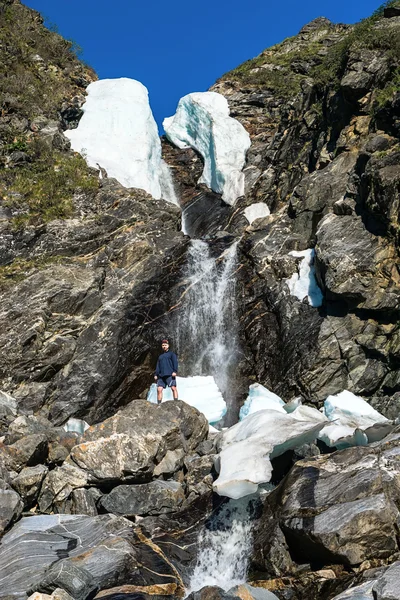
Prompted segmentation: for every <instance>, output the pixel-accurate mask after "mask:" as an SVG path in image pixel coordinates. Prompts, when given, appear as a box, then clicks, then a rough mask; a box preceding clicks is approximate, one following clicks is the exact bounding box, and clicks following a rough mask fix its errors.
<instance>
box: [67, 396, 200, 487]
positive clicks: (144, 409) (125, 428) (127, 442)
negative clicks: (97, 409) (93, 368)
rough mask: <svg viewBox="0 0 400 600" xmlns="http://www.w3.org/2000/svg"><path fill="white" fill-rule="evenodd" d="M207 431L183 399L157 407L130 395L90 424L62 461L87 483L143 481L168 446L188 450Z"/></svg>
mask: <svg viewBox="0 0 400 600" xmlns="http://www.w3.org/2000/svg"><path fill="white" fill-rule="evenodd" d="M207 434H208V423H207V420H206V418H205V417H204V415H202V414H201V413H199V412H198V411H197V410H196V409H195V408H192V407H191V406H189V405H188V404H185V402H180V401H176V402H165V403H163V404H161V405H160V406H157V405H154V404H151V403H149V402H146V401H145V400H135V401H134V402H131V403H130V404H129V405H128V406H127V407H125V408H124V409H122V410H120V411H119V412H117V413H116V414H115V415H114V416H113V417H110V418H109V419H107V420H106V421H104V422H103V423H100V424H98V425H94V426H92V427H90V429H88V430H87V431H86V433H85V435H84V436H83V441H82V443H81V444H79V445H77V446H75V447H74V448H73V449H72V451H71V454H70V457H69V459H68V462H69V463H70V464H74V465H76V466H78V467H79V468H80V469H82V470H83V471H85V473H87V476H88V481H89V482H101V481H109V482H110V481H121V482H122V481H129V482H135V483H143V482H148V481H150V480H151V478H152V474H153V471H154V468H155V466H156V465H157V464H158V463H160V462H161V460H162V459H163V458H164V456H165V455H166V453H167V452H168V450H172V451H173V450H180V449H183V450H184V451H185V452H187V453H188V452H190V451H191V450H194V449H195V448H196V446H197V445H198V444H199V443H200V442H201V441H203V440H204V439H205V438H206V436H207Z"/></svg>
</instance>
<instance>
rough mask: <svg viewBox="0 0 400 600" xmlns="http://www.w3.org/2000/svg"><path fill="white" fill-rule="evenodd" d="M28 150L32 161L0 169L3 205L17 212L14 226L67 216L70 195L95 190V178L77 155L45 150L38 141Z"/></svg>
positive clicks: (71, 205)
mask: <svg viewBox="0 0 400 600" xmlns="http://www.w3.org/2000/svg"><path fill="white" fill-rule="evenodd" d="M27 149H28V155H29V156H30V158H31V160H32V162H31V163H30V164H28V165H27V166H22V167H18V168H15V169H4V170H3V172H2V177H1V179H2V183H1V184H0V192H2V196H3V198H4V204H5V205H6V206H9V207H12V208H14V209H17V210H18V209H19V210H20V215H19V216H17V217H15V218H14V223H13V224H14V227H17V228H19V227H21V226H23V225H25V224H35V223H36V224H37V223H40V222H46V221H51V220H52V219H62V218H66V217H69V216H70V215H71V214H72V212H73V202H72V200H73V195H74V194H75V193H84V192H85V193H90V192H95V191H96V190H97V189H98V186H99V183H98V177H97V175H96V174H95V172H94V171H92V170H91V169H89V168H88V166H87V164H86V162H85V160H84V159H83V158H82V157H81V156H80V155H79V154H72V153H65V152H59V151H56V150H49V149H48V148H46V146H45V145H44V144H43V143H40V141H39V140H35V139H34V140H33V141H32V142H31V144H30V147H29V148H27Z"/></svg>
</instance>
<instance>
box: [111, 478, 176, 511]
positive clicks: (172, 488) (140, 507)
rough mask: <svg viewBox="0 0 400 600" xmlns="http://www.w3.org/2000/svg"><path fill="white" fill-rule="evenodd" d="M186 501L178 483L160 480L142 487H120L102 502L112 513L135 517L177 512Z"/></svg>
mask: <svg viewBox="0 0 400 600" xmlns="http://www.w3.org/2000/svg"><path fill="white" fill-rule="evenodd" d="M184 499H185V495H184V492H183V488H182V486H181V485H180V484H179V483H178V482H176V481H162V480H160V479H158V480H156V481H152V482H151V483H147V484H142V485H140V484H138V485H119V486H117V487H116V488H114V489H113V490H112V491H111V492H110V493H109V494H107V496H103V497H102V499H101V501H100V502H101V506H102V507H103V508H104V509H105V510H107V511H108V512H110V513H113V514H116V515H123V516H125V517H133V516H134V515H160V514H165V513H171V512H176V511H177V510H179V507H180V506H181V504H182V503H183V501H184Z"/></svg>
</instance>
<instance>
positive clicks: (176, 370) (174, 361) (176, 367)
mask: <svg viewBox="0 0 400 600" xmlns="http://www.w3.org/2000/svg"><path fill="white" fill-rule="evenodd" d="M172 366H173V367H174V373H175V374H176V373H177V372H178V357H177V356H176V354H175V352H173V353H172Z"/></svg>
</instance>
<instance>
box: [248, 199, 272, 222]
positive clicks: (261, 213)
mask: <svg viewBox="0 0 400 600" xmlns="http://www.w3.org/2000/svg"><path fill="white" fill-rule="evenodd" d="M270 214H271V212H270V210H269V208H268V205H267V204H265V202H255V203H254V204H250V206H247V207H246V208H245V209H244V216H245V217H246V219H247V220H248V222H249V223H250V225H251V224H252V222H253V221H255V220H256V219H263V218H264V217H268V215H270Z"/></svg>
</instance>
